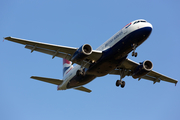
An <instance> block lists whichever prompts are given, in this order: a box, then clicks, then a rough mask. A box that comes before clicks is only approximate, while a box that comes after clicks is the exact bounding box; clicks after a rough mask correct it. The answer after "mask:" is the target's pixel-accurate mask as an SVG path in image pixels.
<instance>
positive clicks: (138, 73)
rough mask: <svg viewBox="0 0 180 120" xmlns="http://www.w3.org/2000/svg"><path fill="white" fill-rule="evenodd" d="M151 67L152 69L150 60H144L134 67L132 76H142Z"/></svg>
mask: <svg viewBox="0 0 180 120" xmlns="http://www.w3.org/2000/svg"><path fill="white" fill-rule="evenodd" d="M152 69H153V64H152V62H151V61H149V60H146V61H144V62H142V63H141V64H140V65H138V66H137V67H136V68H135V70H134V72H133V74H132V77H133V78H134V79H136V78H139V77H142V76H144V75H146V74H147V73H149V72H150V71H151V70H152Z"/></svg>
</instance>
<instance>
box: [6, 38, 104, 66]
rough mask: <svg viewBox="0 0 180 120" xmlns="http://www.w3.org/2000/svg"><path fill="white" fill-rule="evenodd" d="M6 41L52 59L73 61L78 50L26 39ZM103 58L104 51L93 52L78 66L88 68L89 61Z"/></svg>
mask: <svg viewBox="0 0 180 120" xmlns="http://www.w3.org/2000/svg"><path fill="white" fill-rule="evenodd" d="M5 39H6V40H9V41H12V42H16V43H20V44H23V45H25V48H27V49H30V50H31V52H33V51H38V52H42V53H46V54H49V55H52V58H54V57H60V58H65V59H67V60H69V61H70V60H71V58H72V56H73V54H74V53H75V52H76V50H77V49H78V48H74V47H67V46H60V45H53V44H48V43H42V42H36V41H30V40H24V39H19V38H13V37H6V38H5ZM101 56H102V51H97V50H93V51H92V54H91V55H89V56H88V57H87V59H86V61H85V60H84V61H78V62H77V64H79V65H82V64H85V66H84V67H88V64H86V63H88V62H87V61H89V60H94V61H97V60H98V59H99V58H100V57H101ZM82 62H83V63H82Z"/></svg>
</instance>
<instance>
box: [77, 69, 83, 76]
mask: <svg viewBox="0 0 180 120" xmlns="http://www.w3.org/2000/svg"><path fill="white" fill-rule="evenodd" d="M76 75H77V76H83V75H84V73H83V72H82V71H81V70H77V72H76Z"/></svg>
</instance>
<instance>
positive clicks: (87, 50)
mask: <svg viewBox="0 0 180 120" xmlns="http://www.w3.org/2000/svg"><path fill="white" fill-rule="evenodd" d="M91 53H92V47H91V46H90V45H89V44H84V45H82V46H81V47H80V48H79V49H78V50H77V51H76V52H75V53H74V55H73V57H72V59H71V61H72V62H75V63H76V62H77V61H80V60H84V59H85V58H86V57H88V56H89V55H91Z"/></svg>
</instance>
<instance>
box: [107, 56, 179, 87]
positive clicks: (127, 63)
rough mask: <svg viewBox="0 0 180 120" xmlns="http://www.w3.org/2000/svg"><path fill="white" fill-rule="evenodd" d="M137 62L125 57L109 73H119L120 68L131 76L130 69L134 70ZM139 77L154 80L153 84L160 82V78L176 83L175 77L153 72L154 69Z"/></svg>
mask: <svg viewBox="0 0 180 120" xmlns="http://www.w3.org/2000/svg"><path fill="white" fill-rule="evenodd" d="M138 65H139V64H138V63H136V62H134V61H132V60H130V59H126V60H125V61H124V62H123V63H122V65H120V66H118V67H117V69H115V70H113V71H111V72H110V73H109V74H115V75H120V71H121V69H125V70H126V72H125V74H126V75H127V76H131V71H132V70H134V69H135V68H136V67H137V66H138ZM140 79H146V80H151V81H153V82H154V84H155V83H156V82H160V81H161V80H162V81H166V82H170V83H175V85H176V84H177V82H178V80H175V79H172V78H170V77H167V76H165V75H163V74H160V73H158V72H155V71H153V70H152V71H151V72H149V73H148V74H146V75H144V76H142V77H141V78H139V80H140Z"/></svg>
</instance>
